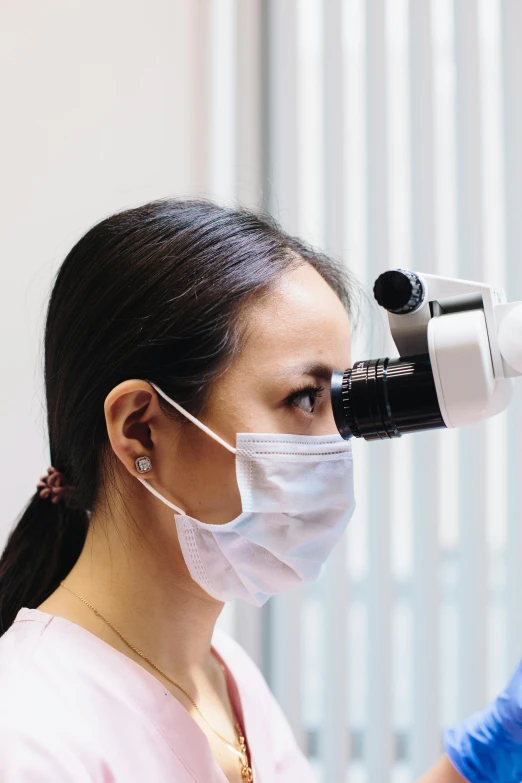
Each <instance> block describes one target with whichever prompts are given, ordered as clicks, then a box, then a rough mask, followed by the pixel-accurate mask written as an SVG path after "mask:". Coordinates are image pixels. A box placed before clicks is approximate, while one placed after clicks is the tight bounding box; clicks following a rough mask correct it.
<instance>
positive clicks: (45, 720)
mask: <svg viewBox="0 0 522 783" xmlns="http://www.w3.org/2000/svg"><path fill="white" fill-rule="evenodd" d="M212 647H213V649H214V651H215V652H216V653H217V655H218V657H219V658H220V659H221V660H222V662H223V663H224V665H225V667H226V674H227V679H228V683H229V691H230V695H231V698H232V700H233V701H234V702H235V705H234V706H235V707H236V710H237V712H238V714H239V716H240V717H241V718H242V722H243V726H244V728H245V734H246V738H247V742H248V745H249V748H250V753H251V759H252V767H253V773H254V783H278V781H279V783H282V782H283V781H284V783H313V782H314V781H315V778H314V775H313V773H312V770H311V767H310V765H309V763H308V761H307V760H306V758H305V756H304V755H303V753H302V752H301V750H300V749H299V748H298V746H297V744H296V741H295V738H294V736H293V734H292V731H291V729H290V727H289V725H288V722H287V720H286V718H285V717H284V715H283V713H282V711H281V708H280V707H279V705H278V704H277V702H276V700H275V698H274V696H273V695H272V693H271V691H270V690H269V688H268V686H267V684H266V682H265V680H264V678H263V676H262V674H261V672H260V671H259V669H258V668H257V666H256V665H255V664H254V662H253V661H252V659H251V658H250V657H249V656H248V655H247V654H246V652H245V651H244V650H243V649H242V647H240V645H239V644H237V642H235V641H234V640H233V639H232V638H231V637H230V636H228V635H227V634H225V633H224V632H223V631H221V630H219V629H215V631H214V634H213V637H212ZM238 767H239V763H238ZM0 781H2V783H46V782H47V781H49V783H50V782H51V781H52V783H66V782H67V783H87V781H89V782H90V781H96V783H113V782H114V781H119V782H120V783H194V781H198V783H227V779H226V777H225V775H224V773H223V772H222V770H221V769H220V767H219V765H218V764H217V762H216V761H215V760H214V757H213V756H212V753H211V750H210V745H209V743H208V740H207V738H206V736H205V734H204V732H203V731H202V730H201V729H200V727H199V726H198V724H197V723H196V721H195V720H194V719H193V718H192V717H191V716H190V715H189V713H188V712H187V711H186V710H185V708H184V707H183V706H182V705H181V704H180V703H179V702H178V701H177V699H176V698H175V697H174V696H172V694H171V693H170V692H169V691H166V690H165V688H164V687H163V685H162V684H161V682H160V681H159V680H158V679H156V678H155V677H154V676H153V675H152V674H150V673H149V672H148V671H147V670H146V669H144V668H143V667H142V666H140V665H139V664H137V663H136V662H135V661H133V660H131V659H130V658H128V657H127V656H126V655H124V654H123V653H121V652H119V651H118V650H115V649H114V648H113V647H111V645H109V644H107V643H106V642H104V641H102V640H101V639H99V638H98V637H97V636H95V635H94V634H92V633H91V632H90V631H87V630H86V629H85V628H82V627H81V626H80V625H77V624H76V623H73V622H71V621H70V620H66V619H65V618H63V617H59V616H57V615H51V614H47V613H45V612H41V611H40V610H38V609H27V608H23V609H20V611H19V612H18V614H17V616H16V619H15V621H14V623H13V625H12V626H11V627H10V628H9V629H8V630H7V631H6V633H5V634H4V635H3V636H2V637H1V638H0Z"/></svg>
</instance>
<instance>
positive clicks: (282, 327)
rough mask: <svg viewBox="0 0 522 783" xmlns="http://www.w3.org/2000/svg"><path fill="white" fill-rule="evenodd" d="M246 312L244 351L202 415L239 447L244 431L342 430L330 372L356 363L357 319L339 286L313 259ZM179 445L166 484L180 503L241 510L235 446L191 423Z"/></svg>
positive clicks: (207, 510) (213, 515)
mask: <svg viewBox="0 0 522 783" xmlns="http://www.w3.org/2000/svg"><path fill="white" fill-rule="evenodd" d="M244 317H245V328H246V339H245V341H244V343H243V346H242V349H241V352H240V353H239V355H238V356H237V357H236V358H235V359H234V361H233V363H232V365H231V366H230V368H229V369H228V370H227V371H226V372H225V373H224V374H223V375H222V376H221V378H219V379H218V380H217V381H216V382H215V383H214V385H213V389H212V392H211V395H210V398H209V401H208V404H207V406H206V407H205V410H204V411H203V412H202V414H201V416H200V420H201V421H203V422H204V423H205V424H206V425H207V426H208V427H210V428H211V429H212V430H213V431H214V432H215V433H217V434H218V435H220V436H221V437H222V438H223V439H224V440H225V441H227V442H228V443H230V444H231V445H233V446H234V445H235V442H236V434H237V433H238V432H264V433H288V434H296V435H326V434H334V433H336V432H337V428H336V426H335V422H334V418H333V413H332V407H331V404H330V376H331V374H332V371H333V370H335V369H343V370H344V369H345V368H347V367H349V366H350V364H351V357H350V323H349V320H348V316H347V314H346V311H345V309H344V307H343V305H342V303H341V301H340V300H339V298H338V297H337V295H336V294H335V293H334V291H333V290H332V289H331V288H330V286H329V285H328V284H327V283H326V282H325V281H324V280H323V278H322V277H321V276H320V275H319V273H318V272H316V271H315V269H314V268H313V267H312V266H310V265H309V264H307V263H306V264H303V265H302V266H300V267H298V268H297V269H295V270H293V271H291V272H289V273H288V274H286V275H285V276H284V277H283V278H282V279H281V281H280V283H279V284H278V286H277V288H276V289H275V290H273V291H271V292H270V294H268V295H267V296H266V297H264V298H261V299H259V300H257V301H256V302H255V304H254V305H253V306H252V307H251V309H249V310H248V311H247V312H246V313H245V316H244ZM173 449H174V453H171V454H170V458H169V459H168V460H166V461H167V462H170V463H171V464H170V468H169V474H170V479H169V480H168V484H167V485H165V484H163V487H165V486H168V488H169V495H170V497H171V499H172V500H173V502H176V503H178V504H179V505H180V506H181V507H182V508H183V509H184V510H185V512H186V513H188V514H189V515H191V516H194V517H196V518H197V519H199V520H201V521H202V522H207V523H213V524H221V523H224V522H228V521H230V520H231V519H234V518H235V517H236V516H238V514H240V513H241V500H240V496H239V490H238V488H237V482H236V474H235V457H234V455H233V454H232V453H230V452H229V451H227V450H226V449H225V448H224V447H223V446H221V445H220V444H218V443H217V442H215V441H214V440H213V439H212V438H210V437H209V436H208V435H207V434H205V433H204V432H202V431H201V430H200V429H199V428H197V427H196V426H195V425H194V424H192V423H187V424H186V426H184V427H183V428H182V430H181V432H180V434H179V437H178V438H176V439H175V446H173ZM166 461H165V460H164V461H163V464H165V462H166ZM161 483H163V481H161Z"/></svg>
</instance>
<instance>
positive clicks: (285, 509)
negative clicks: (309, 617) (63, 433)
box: [137, 383, 355, 606]
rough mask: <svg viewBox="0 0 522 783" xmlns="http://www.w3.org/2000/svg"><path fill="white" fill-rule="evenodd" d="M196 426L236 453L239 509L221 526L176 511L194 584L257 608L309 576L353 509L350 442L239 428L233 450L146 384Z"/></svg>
mask: <svg viewBox="0 0 522 783" xmlns="http://www.w3.org/2000/svg"><path fill="white" fill-rule="evenodd" d="M151 385H152V386H153V387H154V388H155V389H156V391H157V392H158V394H161V396H162V397H163V398H164V399H165V400H167V402H170V404H171V405H173V406H174V407H175V408H176V409H177V410H179V411H180V412H181V413H182V414H183V415H184V416H186V417H187V418H188V419H190V421H192V422H193V423H194V424H195V425H196V426H198V427H199V428H200V429H202V430H203V431H204V432H206V433H207V434H208V435H210V436H211V437H212V438H214V440H216V441H217V442H218V443H221V445H222V446H224V447H225V448H226V449H228V450H229V451H231V452H232V453H233V454H235V455H236V477H237V484H238V487H239V492H240V494H241V506H242V509H243V511H242V513H241V514H240V515H239V516H238V517H236V519H233V520H232V521H231V522H227V523H225V524H223V525H209V524H205V523H204V522H200V521H199V520H198V519H194V518H193V517H189V516H187V515H186V514H185V513H184V512H183V511H182V510H181V509H180V508H178V507H177V506H175V505H174V504H173V503H171V502H170V501H169V500H167V499H166V498H164V497H163V495H161V494H160V493H159V492H158V491H157V490H155V489H154V488H153V487H152V486H151V485H150V484H149V483H148V482H147V481H145V479H143V478H141V477H140V476H138V477H137V478H138V479H139V481H141V483H142V484H143V485H144V486H145V487H147V489H148V490H150V492H152V493H153V494H154V495H156V497H158V498H159V499H160V500H162V501H163V502H164V503H166V504H167V505H168V506H169V507H170V508H172V509H173V510H174V511H176V512H177V514H175V517H174V518H175V520H176V527H177V531H178V537H179V542H180V546H181V549H182V552H183V556H184V558H185V562H186V564H187V567H188V569H189V571H190V574H191V576H192V578H193V579H194V581H196V582H197V583H198V584H199V585H200V586H201V587H202V588H203V589H204V590H206V592H207V593H209V594H210V595H211V596H213V597H214V598H217V599H218V600H219V601H229V600H231V599H233V598H241V599H242V600H244V601H248V602H249V603H251V604H255V605H256V606H262V605H263V604H264V603H265V601H267V600H268V598H270V596H272V595H275V594H276V593H281V592H283V591H284V590H289V589H290V588H292V587H296V586H298V585H299V584H301V583H302V582H310V581H312V580H314V579H316V578H317V577H318V576H319V574H320V572H321V567H322V565H323V563H324V562H325V560H326V559H327V557H328V555H329V554H330V552H331V551H332V549H333V547H334V546H335V545H336V544H337V542H338V541H339V539H340V538H341V536H342V534H343V533H344V531H345V529H346V526H347V525H348V522H349V521H350V518H351V516H352V514H353V511H354V509H355V500H354V489H353V464H352V447H351V442H350V441H345V440H343V439H342V438H341V436H340V435H326V436H322V435H267V434H256V433H238V434H237V436H236V448H234V447H233V446H230V445H229V444H228V443H226V442H225V441H224V440H223V439H222V438H220V437H219V435H216V434H215V433H214V432H212V431H211V430H210V429H209V428H208V427H206V426H205V425H204V424H202V423H201V422H200V421H198V420H197V419H196V418H195V417H194V416H192V415H191V414H190V413H188V411H186V410H185V409H184V408H182V407H181V405H179V404H178V403H177V402H174V400H171V399H170V397H167V395H166V394H165V393H164V392H163V391H162V390H161V389H159V388H158V387H157V386H156V385H155V384H154V383H152V384H151Z"/></svg>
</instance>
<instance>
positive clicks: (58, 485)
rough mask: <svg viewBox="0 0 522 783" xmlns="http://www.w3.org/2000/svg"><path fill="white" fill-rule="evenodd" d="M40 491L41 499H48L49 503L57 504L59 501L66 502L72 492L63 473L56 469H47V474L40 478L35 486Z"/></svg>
mask: <svg viewBox="0 0 522 783" xmlns="http://www.w3.org/2000/svg"><path fill="white" fill-rule="evenodd" d="M36 487H37V489H39V490H40V492H39V494H40V497H41V498H50V499H51V503H59V502H60V501H61V500H67V499H68V498H69V497H70V495H71V491H72V487H71V486H69V485H68V484H66V481H65V477H64V475H63V473H60V471H59V470H56V468H53V467H50V468H47V473H44V475H43V476H40V481H39V482H38V484H37V485H36Z"/></svg>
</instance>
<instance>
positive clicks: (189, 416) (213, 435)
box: [149, 381, 237, 454]
mask: <svg viewBox="0 0 522 783" xmlns="http://www.w3.org/2000/svg"><path fill="white" fill-rule="evenodd" d="M149 383H150V385H151V386H153V387H154V388H155V389H156V391H157V392H158V394H161V396H162V397H163V399H165V400H167V402H170V404H171V405H173V406H174V407H175V408H177V410H178V411H179V412H180V413H182V414H183V415H184V416H186V417H187V419H189V421H191V422H192V423H193V424H195V425H196V427H199V429H200V430H203V432H206V433H207V435H210V437H211V438H214V440H216V441H217V442H218V443H221V445H222V446H224V447H225V448H226V449H228V450H229V451H230V452H232V454H235V453H236V451H237V449H235V448H234V446H230V444H228V443H227V442H226V440H223V438H220V437H219V435H216V433H215V432H212V430H211V429H209V428H208V427H207V426H206V425H205V424H202V422H200V421H199V420H198V419H196V417H195V416H193V415H192V414H191V413H189V412H188V411H186V410H185V408H183V407H182V406H181V405H180V404H179V403H177V402H174V400H171V399H170V397H168V396H167V395H166V394H165V392H164V391H161V389H160V388H159V387H158V386H156V384H155V383H152V381H149Z"/></svg>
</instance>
